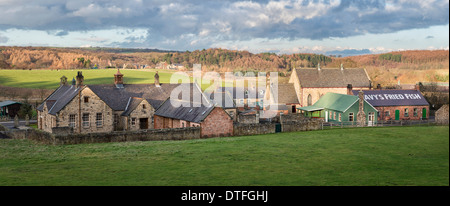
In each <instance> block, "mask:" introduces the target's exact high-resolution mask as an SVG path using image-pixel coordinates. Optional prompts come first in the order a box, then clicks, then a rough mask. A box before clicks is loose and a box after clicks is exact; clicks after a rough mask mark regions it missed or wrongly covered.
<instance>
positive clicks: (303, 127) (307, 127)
mask: <svg viewBox="0 0 450 206" xmlns="http://www.w3.org/2000/svg"><path fill="white" fill-rule="evenodd" d="M322 122H323V120H321V119H314V120H304V121H297V122H286V123H283V124H281V130H282V132H299V131H312V130H319V129H321V127H322Z"/></svg>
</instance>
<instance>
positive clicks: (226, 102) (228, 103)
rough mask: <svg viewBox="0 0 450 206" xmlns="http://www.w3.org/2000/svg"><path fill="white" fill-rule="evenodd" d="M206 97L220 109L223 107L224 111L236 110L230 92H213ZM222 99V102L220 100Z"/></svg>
mask: <svg viewBox="0 0 450 206" xmlns="http://www.w3.org/2000/svg"><path fill="white" fill-rule="evenodd" d="M205 95H206V96H207V97H209V99H211V101H212V103H213V104H215V105H216V106H218V107H222V108H224V109H231V108H236V104H235V102H234V100H233V98H232V97H231V95H230V93H228V92H217V91H215V92H213V93H207V92H205ZM219 98H220V100H219Z"/></svg>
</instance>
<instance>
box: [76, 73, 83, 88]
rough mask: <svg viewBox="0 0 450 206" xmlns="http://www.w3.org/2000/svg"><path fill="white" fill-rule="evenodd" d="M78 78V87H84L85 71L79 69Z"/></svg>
mask: <svg viewBox="0 0 450 206" xmlns="http://www.w3.org/2000/svg"><path fill="white" fill-rule="evenodd" d="M76 78H77V80H76V81H77V84H76V86H77V87H82V86H83V82H84V76H83V72H81V71H78V75H77V76H76Z"/></svg>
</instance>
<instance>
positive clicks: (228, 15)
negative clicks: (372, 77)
mask: <svg viewBox="0 0 450 206" xmlns="http://www.w3.org/2000/svg"><path fill="white" fill-rule="evenodd" d="M0 45H1V46H52V47H91V46H92V47H120V48H151V49H161V50H177V51H187V50H188V51H194V50H201V49H208V48H222V49H233V50H247V51H250V52H252V53H260V52H274V53H277V54H291V53H322V54H336V53H342V54H346V53H349V54H363V53H384V52H390V51H399V50H422V49H429V50H433V49H446V50H448V49H449V0H262V1H237V0H173V1H168V0H148V1H147V0H0Z"/></svg>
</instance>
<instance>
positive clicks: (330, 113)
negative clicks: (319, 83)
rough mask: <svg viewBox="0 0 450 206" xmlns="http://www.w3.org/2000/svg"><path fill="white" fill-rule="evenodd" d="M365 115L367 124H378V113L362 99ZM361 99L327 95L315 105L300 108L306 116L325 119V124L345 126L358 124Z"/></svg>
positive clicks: (341, 95)
mask: <svg viewBox="0 0 450 206" xmlns="http://www.w3.org/2000/svg"><path fill="white" fill-rule="evenodd" d="M363 96H364V95H363ZM362 101H363V102H362V103H363V105H364V106H363V108H362V110H363V111H364V114H365V124H366V125H369V126H370V125H373V124H376V123H377V116H378V113H377V112H378V111H377V110H376V109H375V108H374V107H373V106H372V105H371V104H370V103H368V102H367V101H366V100H364V99H362ZM360 105H361V104H360V98H359V97H358V96H353V95H345V94H337V93H331V92H329V93H327V94H325V95H323V96H322V97H321V98H320V99H319V100H318V101H317V102H316V103H315V104H313V105H311V106H307V107H300V108H298V109H299V110H300V111H301V112H302V113H304V114H305V116H308V117H313V118H323V119H324V120H325V122H341V123H343V124H356V122H357V116H358V112H359V111H360Z"/></svg>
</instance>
